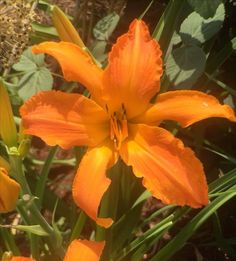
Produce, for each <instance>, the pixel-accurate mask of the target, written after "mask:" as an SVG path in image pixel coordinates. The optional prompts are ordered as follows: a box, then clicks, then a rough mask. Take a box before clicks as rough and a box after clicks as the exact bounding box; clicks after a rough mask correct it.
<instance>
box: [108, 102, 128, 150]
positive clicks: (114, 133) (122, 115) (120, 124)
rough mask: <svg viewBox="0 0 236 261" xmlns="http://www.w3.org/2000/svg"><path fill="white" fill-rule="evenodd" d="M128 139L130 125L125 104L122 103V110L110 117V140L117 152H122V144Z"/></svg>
mask: <svg viewBox="0 0 236 261" xmlns="http://www.w3.org/2000/svg"><path fill="white" fill-rule="evenodd" d="M106 108H107V107H106ZM107 111H108V108H107ZM127 137H128V123H127V118H126V110H125V107H124V104H123V103H122V105H121V108H120V110H118V111H115V112H113V113H112V114H111V115H110V139H111V140H112V141H113V143H114V147H115V149H116V150H117V151H118V150H120V147H121V144H122V142H123V141H124V140H125V139H126V138H127Z"/></svg>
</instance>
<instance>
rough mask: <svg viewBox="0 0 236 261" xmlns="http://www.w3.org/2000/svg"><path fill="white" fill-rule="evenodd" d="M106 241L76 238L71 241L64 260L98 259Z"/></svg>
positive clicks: (91, 260) (94, 260)
mask: <svg viewBox="0 0 236 261" xmlns="http://www.w3.org/2000/svg"><path fill="white" fill-rule="evenodd" d="M104 246H105V241H101V242H95V241H90V240H80V239H79V240H74V241H72V242H71V243H70V245H69V247H68V249H67V252H66V255H65V258H64V260H63V261H82V260H89V261H98V260H99V259H100V256H101V255H102V251H103V248H104Z"/></svg>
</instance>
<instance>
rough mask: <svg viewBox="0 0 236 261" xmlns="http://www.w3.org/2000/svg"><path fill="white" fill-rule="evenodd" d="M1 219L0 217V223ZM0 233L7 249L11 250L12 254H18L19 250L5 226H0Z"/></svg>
mask: <svg viewBox="0 0 236 261" xmlns="http://www.w3.org/2000/svg"><path fill="white" fill-rule="evenodd" d="M2 222H3V220H2V218H1V217H0V223H1V224H2ZM0 235H1V238H2V239H3V241H4V243H5V246H6V248H7V250H9V251H11V252H12V253H13V254H14V255H20V251H19V249H18V247H17V246H16V243H15V240H14V238H13V236H12V234H11V233H10V232H9V231H8V230H7V229H6V228H0Z"/></svg>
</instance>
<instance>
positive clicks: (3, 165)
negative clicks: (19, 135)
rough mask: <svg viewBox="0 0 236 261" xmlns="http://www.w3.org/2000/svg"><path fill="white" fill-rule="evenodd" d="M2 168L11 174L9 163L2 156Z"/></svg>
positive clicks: (0, 165) (0, 163)
mask: <svg viewBox="0 0 236 261" xmlns="http://www.w3.org/2000/svg"><path fill="white" fill-rule="evenodd" d="M0 167H2V168H4V169H5V170H6V171H7V172H9V170H10V165H9V163H8V162H7V161H6V160H5V159H4V158H3V157H1V156H0Z"/></svg>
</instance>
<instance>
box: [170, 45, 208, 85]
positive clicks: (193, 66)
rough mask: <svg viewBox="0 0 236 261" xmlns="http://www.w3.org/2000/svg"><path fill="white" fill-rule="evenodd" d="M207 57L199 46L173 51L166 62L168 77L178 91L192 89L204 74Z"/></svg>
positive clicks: (184, 47)
mask: <svg viewBox="0 0 236 261" xmlns="http://www.w3.org/2000/svg"><path fill="white" fill-rule="evenodd" d="M205 63H206V55H205V53H204V52H203V51H202V49H201V48H199V47H198V46H183V47H180V48H177V49H175V50H173V52H172V53H171V55H170V56H169V57H168V60H167V62H166V75H167V76H168V77H169V80H170V81H171V82H173V83H174V85H175V86H176V88H178V89H190V88H191V86H192V85H193V83H195V82H196V80H197V79H198V78H199V76H200V75H201V74H202V73H203V72H204V69H205Z"/></svg>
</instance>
